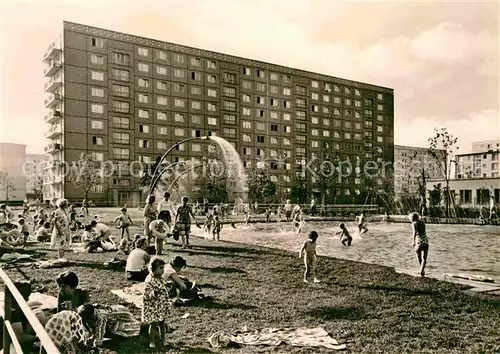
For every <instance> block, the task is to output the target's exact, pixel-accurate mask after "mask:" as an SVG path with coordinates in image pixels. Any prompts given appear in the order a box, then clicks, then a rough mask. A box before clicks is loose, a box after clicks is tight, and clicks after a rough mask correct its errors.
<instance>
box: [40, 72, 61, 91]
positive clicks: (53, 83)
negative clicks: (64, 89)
mask: <svg viewBox="0 0 500 354" xmlns="http://www.w3.org/2000/svg"><path fill="white" fill-rule="evenodd" d="M61 85H62V82H61V77H60V76H58V77H52V78H51V79H50V80H49V81H48V82H47V83H45V86H44V89H45V91H46V92H54V91H55V89H57V88H58V87H59V86H61Z"/></svg>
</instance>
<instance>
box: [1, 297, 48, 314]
mask: <svg viewBox="0 0 500 354" xmlns="http://www.w3.org/2000/svg"><path fill="white" fill-rule="evenodd" d="M4 298H5V293H4V292H3V291H1V292H0V317H3V313H4V308H3V305H4ZM28 305H29V307H30V308H31V309H32V310H54V309H57V298H56V297H54V296H50V295H45V294H42V293H32V294H31V295H30V297H29V299H28Z"/></svg>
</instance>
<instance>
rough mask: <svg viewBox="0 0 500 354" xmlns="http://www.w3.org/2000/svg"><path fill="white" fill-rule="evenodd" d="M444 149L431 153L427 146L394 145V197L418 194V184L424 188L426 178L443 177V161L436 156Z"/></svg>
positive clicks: (441, 154) (442, 152)
mask: <svg viewBox="0 0 500 354" xmlns="http://www.w3.org/2000/svg"><path fill="white" fill-rule="evenodd" d="M440 156H442V158H443V161H444V156H445V154H444V151H443V150H438V151H436V152H435V154H434V155H433V154H431V153H430V151H429V149H428V148H422V147H415V146H404V145H395V146H394V194H395V196H396V198H401V197H403V196H412V197H415V196H418V195H419V186H420V187H421V188H425V180H426V179H441V178H444V169H443V161H438V160H437V159H436V158H439V157H440Z"/></svg>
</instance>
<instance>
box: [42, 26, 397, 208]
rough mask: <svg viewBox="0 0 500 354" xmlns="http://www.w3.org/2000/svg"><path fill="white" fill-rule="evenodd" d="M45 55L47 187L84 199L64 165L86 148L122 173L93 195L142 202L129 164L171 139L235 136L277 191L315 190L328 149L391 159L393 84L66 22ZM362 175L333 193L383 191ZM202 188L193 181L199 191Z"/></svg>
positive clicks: (179, 152) (151, 156)
mask: <svg viewBox="0 0 500 354" xmlns="http://www.w3.org/2000/svg"><path fill="white" fill-rule="evenodd" d="M45 61H46V62H47V68H46V69H45V75H46V76H47V77H48V81H47V83H46V85H45V90H46V91H47V93H48V94H49V96H48V97H47V100H46V101H45V105H46V107H47V108H48V109H49V113H48V114H47V116H46V117H45V120H46V122H47V123H49V124H50V128H49V130H48V132H47V134H46V137H47V138H48V139H49V141H50V142H49V143H48V145H47V146H46V149H45V152H46V153H48V154H50V155H52V157H53V158H54V164H53V165H52V167H51V168H50V171H51V173H52V174H53V175H54V178H53V179H52V181H53V182H51V184H50V186H49V192H50V194H49V195H50V196H54V197H59V196H62V195H64V196H65V197H66V198H68V199H70V200H77V199H81V198H82V196H83V192H82V190H78V189H75V188H74V187H73V186H72V185H71V184H70V183H68V181H66V180H65V178H63V169H62V168H61V167H60V166H61V162H62V161H66V162H67V163H71V162H72V161H75V160H77V159H78V158H79V156H80V154H81V153H82V152H83V153H91V154H93V156H94V158H95V159H97V160H103V161H112V162H113V163H114V164H115V166H116V171H119V172H118V173H116V175H114V176H112V177H110V178H107V179H106V180H104V181H103V184H102V185H100V186H97V187H96V188H94V189H93V190H92V191H91V193H90V195H89V199H91V200H93V201H95V202H97V203H112V204H118V203H120V204H123V203H128V204H129V205H131V204H135V203H138V202H139V201H141V200H142V196H141V192H140V189H139V185H138V182H139V178H136V177H132V176H131V175H130V168H129V166H130V165H131V164H132V162H133V161H137V162H140V163H151V162H152V161H154V160H155V158H156V157H157V156H159V155H162V154H163V153H165V152H166V150H167V149H168V148H169V147H170V146H171V145H172V144H173V143H175V142H177V141H180V140H182V139H185V138H188V137H198V136H200V137H201V136H205V135H218V136H221V137H223V138H224V139H226V140H228V141H229V142H230V143H231V144H233V146H235V148H236V150H237V151H238V153H239V154H240V156H241V158H242V160H243V161H244V163H245V166H246V167H248V168H256V169H257V168H261V169H262V171H265V172H266V173H268V174H269V175H270V178H271V180H273V181H275V182H276V183H277V186H278V193H277V196H276V198H278V199H279V198H285V197H288V195H289V193H290V190H291V188H292V186H293V185H294V183H297V181H298V180H299V179H301V178H303V177H305V178H306V183H307V188H308V189H309V191H312V192H316V193H318V191H320V189H321V188H320V186H318V183H319V182H318V181H317V180H314V179H313V178H311V176H309V175H308V173H307V172H306V169H305V167H304V165H305V164H306V163H307V161H308V160H310V159H311V157H312V156H313V155H314V154H316V155H320V154H321V152H322V150H324V149H328V150H330V151H331V152H332V154H334V155H335V156H336V157H337V158H338V159H339V160H347V159H349V161H352V162H355V161H361V160H362V161H365V160H375V161H378V162H380V163H382V162H383V161H386V162H390V164H391V166H392V163H393V159H394V147H393V144H394V108H393V100H394V97H393V90H392V89H389V88H385V87H379V86H375V85H370V84H365V83H360V82H355V81H349V80H344V79H340V78H336V77H331V76H326V75H321V74H316V73H311V72H306V71H302V70H297V69H291V68H288V67H284V66H278V65H274V64H269V63H264V62H259V61H255V60H250V59H245V58H240V57H235V56H230V55H226V54H221V53H215V52H210V51H205V50H201V49H196V48H191V47H186V46H181V45H177V44H171V43H167V42H160V41H157V40H152V39H146V38H142V37H137V36H133V35H129V34H124V33H118V32H113V31H108V30H104V29H99V28H94V27H89V26H85V25H80V24H75V23H70V22H64V28H63V35H62V36H61V37H60V39H59V40H58V41H56V42H55V43H53V44H52V45H51V46H50V47H49V49H48V50H47V52H46V54H45ZM205 151H206V147H205V146H203V145H202V143H201V142H199V141H192V142H190V143H186V144H183V145H181V146H180V147H179V148H178V149H176V151H175V154H173V155H172V158H171V161H172V162H175V161H181V160H189V159H191V160H200V159H201V158H202V156H203V155H204V154H205ZM264 160H266V163H263V161H264ZM270 161H271V162H270ZM272 161H275V162H272ZM362 177H363V176H359V175H355V174H354V173H353V174H352V175H350V176H349V177H345V178H343V179H342V181H341V183H338V184H337V185H336V191H335V192H334V193H332V194H336V200H337V201H338V202H342V201H344V202H352V201H354V197H355V196H357V195H358V196H362V194H363V193H365V192H366V191H370V190H371V191H372V192H374V193H375V192H379V193H381V192H382V186H383V185H384V184H385V181H383V180H382V179H383V177H381V178H376V179H370V181H369V182H366V180H365V179H364V178H362ZM197 187H200V186H197ZM202 187H203V186H201V188H202ZM201 188H193V189H192V191H193V193H194V195H195V196H199V192H200V191H201ZM197 193H198V194H197Z"/></svg>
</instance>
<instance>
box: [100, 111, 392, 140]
mask: <svg viewBox="0 0 500 354" xmlns="http://www.w3.org/2000/svg"><path fill="white" fill-rule="evenodd" d="M141 112H142V113H141ZM139 117H142V118H149V112H148V111H143V110H139ZM157 118H158V119H159V120H166V118H167V116H166V113H165V112H157ZM193 118H196V119H195V120H194V121H193ZM174 121H175V122H177V123H185V122H186V121H185V116H184V114H182V113H176V114H175V115H174ZM192 122H193V123H195V124H201V123H202V120H201V116H192ZM206 123H207V124H208V125H212V126H216V125H217V118H216V117H207V119H206ZM223 123H224V124H235V123H236V116H235V115H231V114H225V115H224V116H223ZM316 123H317V122H316ZM334 123H335V124H334V126H335V127H341V121H339V120H335V121H334ZM365 123H371V122H365ZM323 124H324V125H330V121H329V120H323ZM113 125H114V126H115V127H116V128H125V129H130V119H129V118H126V117H113ZM255 126H256V129H257V130H262V131H265V130H266V129H267V128H269V129H268V130H269V131H271V132H280V129H279V125H278V124H269V127H268V125H267V124H266V123H262V122H256V123H255ZM366 126H367V125H366V124H365V127H366ZM91 127H92V129H94V130H101V129H104V122H103V121H99V120H92V121H91ZM140 127H143V128H141V131H140V132H141V133H150V130H149V125H145V124H141V125H140ZM352 127H353V124H352V122H349V121H344V128H345V129H350V128H352ZM157 128H158V129H162V130H161V131H160V130H159V131H158V134H164V135H166V134H167V131H166V129H167V127H165V126H157ZM242 128H243V129H252V122H250V121H242ZM163 129H165V130H163ZM224 129H231V131H234V132H235V133H234V135H236V129H234V128H224ZM354 129H356V130H361V124H360V123H354ZM295 131H297V132H299V133H305V132H307V125H306V124H305V123H296V124H295ZM376 131H377V133H383V132H384V127H383V126H381V125H377V130H376ZM282 132H283V133H292V126H289V125H284V126H283V129H282ZM310 133H311V135H312V136H319V135H320V133H319V130H318V129H314V128H313V129H311V131H310ZM340 134H341V133H340V132H333V137H334V138H337V139H340ZM346 134H349V137H347V136H345V137H344V138H345V139H350V133H348V132H347V133H346ZM359 134H360V133H355V134H354V139H356V140H359V139H358V138H357V136H358V135H359ZM364 134H365V137H366V138H373V133H372V132H371V131H365V132H364ZM183 135H184V134H181V135H180V136H183ZM323 137H330V131H329V130H324V131H323Z"/></svg>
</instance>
